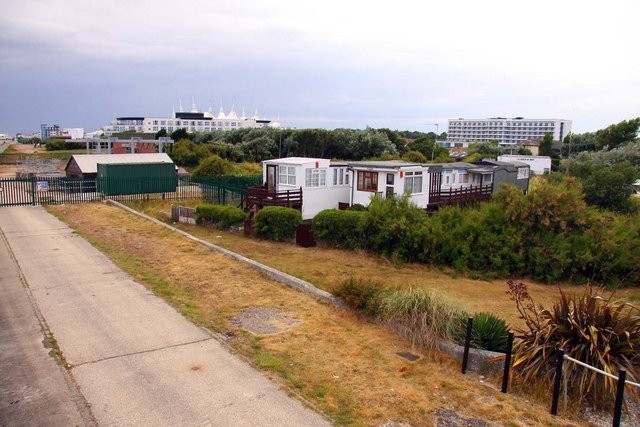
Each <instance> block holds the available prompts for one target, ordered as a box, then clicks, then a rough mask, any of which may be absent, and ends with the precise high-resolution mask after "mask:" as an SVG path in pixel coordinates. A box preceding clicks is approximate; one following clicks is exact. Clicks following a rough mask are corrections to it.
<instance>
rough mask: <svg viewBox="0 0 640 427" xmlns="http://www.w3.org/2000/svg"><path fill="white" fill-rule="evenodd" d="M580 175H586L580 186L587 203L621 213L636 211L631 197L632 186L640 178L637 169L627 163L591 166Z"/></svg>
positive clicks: (639, 172)
mask: <svg viewBox="0 0 640 427" xmlns="http://www.w3.org/2000/svg"><path fill="white" fill-rule="evenodd" d="M582 173H583V174H584V175H586V176H584V178H583V182H582V186H583V191H584V195H585V201H586V202H587V203H589V204H591V205H595V206H598V207H600V208H602V209H608V210H611V211H615V212H623V213H625V212H632V211H634V210H635V209H636V205H635V204H634V203H633V202H632V201H631V195H632V194H633V193H634V189H633V186H632V184H633V183H634V182H635V181H636V179H638V177H640V171H639V170H638V168H636V167H634V166H632V165H631V164H629V163H627V162H624V163H616V164H614V165H613V166H607V165H602V164H598V165H594V164H591V169H590V171H589V172H588V173H586V172H585V171H582Z"/></svg>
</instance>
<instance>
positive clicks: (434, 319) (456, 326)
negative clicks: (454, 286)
mask: <svg viewBox="0 0 640 427" xmlns="http://www.w3.org/2000/svg"><path fill="white" fill-rule="evenodd" d="M380 312H381V314H382V317H383V318H384V319H386V320H388V321H390V322H394V323H398V324H400V325H402V326H403V327H404V328H405V329H406V331H407V332H408V333H409V334H410V335H411V339H412V342H413V343H414V344H415V343H419V344H422V345H425V346H428V347H433V346H435V344H436V342H437V339H438V338H447V339H451V338H454V337H455V336H458V335H459V334H460V319H461V313H462V311H461V310H460V309H458V308H457V307H456V306H454V305H453V304H451V303H449V302H448V301H446V300H444V299H443V298H441V297H439V296H437V295H434V294H433V293H431V292H429V291H427V290H425V289H420V288H419V289H414V290H410V291H408V292H407V291H393V292H390V293H389V294H388V295H385V297H384V299H383V300H382V304H381V308H380Z"/></svg>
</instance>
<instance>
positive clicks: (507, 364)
mask: <svg viewBox="0 0 640 427" xmlns="http://www.w3.org/2000/svg"><path fill="white" fill-rule="evenodd" d="M512 348H513V332H509V336H508V338H507V354H505V356H504V371H503V373H502V392H503V393H506V392H507V389H508V388H509V370H510V369H511V349H512Z"/></svg>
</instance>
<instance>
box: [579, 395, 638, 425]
mask: <svg viewBox="0 0 640 427" xmlns="http://www.w3.org/2000/svg"><path fill="white" fill-rule="evenodd" d="M583 415H584V417H585V419H586V420H588V421H589V422H590V423H593V424H594V425H597V426H602V427H608V426H610V425H611V424H612V423H613V413H611V412H602V411H599V412H594V411H593V410H592V409H591V408H586V409H585V410H584V412H583ZM620 426H621V427H638V426H640V403H638V401H636V400H631V399H629V398H627V410H626V411H625V410H624V408H623V410H622V419H621V420H620Z"/></svg>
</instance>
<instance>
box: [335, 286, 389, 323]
mask: <svg viewBox="0 0 640 427" xmlns="http://www.w3.org/2000/svg"><path fill="white" fill-rule="evenodd" d="M385 292H386V291H385V288H384V285H382V284H381V283H378V282H375V281H371V280H368V279H355V278H353V277H350V278H349V279H347V280H345V281H343V282H341V283H340V284H339V285H338V286H337V287H336V289H335V290H334V294H335V295H336V296H338V297H340V298H342V300H343V301H344V302H345V303H346V304H347V305H348V306H349V307H351V308H353V309H355V310H359V311H362V312H364V313H366V314H368V315H370V316H377V315H379V314H380V308H381V306H382V300H383V296H384V294H385Z"/></svg>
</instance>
